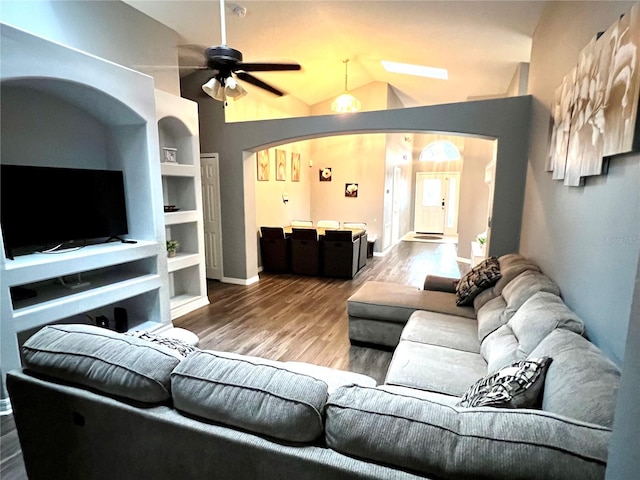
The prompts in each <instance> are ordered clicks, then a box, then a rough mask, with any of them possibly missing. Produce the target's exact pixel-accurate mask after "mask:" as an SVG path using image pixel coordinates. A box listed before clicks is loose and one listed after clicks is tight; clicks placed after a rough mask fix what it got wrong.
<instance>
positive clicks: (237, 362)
mask: <svg viewBox="0 0 640 480" xmlns="http://www.w3.org/2000/svg"><path fill="white" fill-rule="evenodd" d="M171 388H172V393H173V402H174V405H175V407H176V408H177V409H178V410H181V411H183V412H185V413H188V414H191V415H195V416H198V417H201V418H205V419H208V420H212V421H214V422H217V423H221V424H224V425H230V426H233V427H237V428H241V429H244V430H248V431H250V432H254V433H258V434H261V435H266V436H269V437H273V438H277V439H280V440H285V441H290V442H311V441H313V440H315V439H316V438H318V436H320V434H321V433H322V431H323V419H322V412H323V409H324V406H325V402H326V400H327V384H326V383H325V382H323V381H321V380H318V379H316V378H313V377H311V376H309V375H303V374H300V373H295V372H292V371H289V370H287V369H285V368H283V367H281V366H279V365H277V364H262V363H255V362H251V361H249V360H245V359H241V358H226V357H222V356H220V355H217V354H216V353H214V352H208V351H201V352H196V353H194V354H192V355H190V356H189V357H188V358H186V359H185V360H184V361H183V362H182V363H181V364H180V365H179V366H178V367H177V368H176V369H175V370H174V371H173V373H172V374H171Z"/></svg>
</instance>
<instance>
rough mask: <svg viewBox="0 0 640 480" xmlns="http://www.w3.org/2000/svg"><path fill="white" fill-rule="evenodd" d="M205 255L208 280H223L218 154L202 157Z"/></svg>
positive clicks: (205, 154) (208, 154)
mask: <svg viewBox="0 0 640 480" xmlns="http://www.w3.org/2000/svg"><path fill="white" fill-rule="evenodd" d="M200 169H201V171H202V210H203V216H204V254H205V265H206V272H207V273H206V275H207V278H211V279H214V280H220V279H222V275H223V272H222V220H221V218H220V211H221V209H220V167H219V162H218V154H217V153H203V154H202V155H201V156H200Z"/></svg>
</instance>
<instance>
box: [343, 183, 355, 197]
mask: <svg viewBox="0 0 640 480" xmlns="http://www.w3.org/2000/svg"><path fill="white" fill-rule="evenodd" d="M344 196H345V197H350V198H357V197H358V184H357V183H347V184H345V186H344Z"/></svg>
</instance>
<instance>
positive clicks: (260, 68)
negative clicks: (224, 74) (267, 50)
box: [233, 62, 302, 72]
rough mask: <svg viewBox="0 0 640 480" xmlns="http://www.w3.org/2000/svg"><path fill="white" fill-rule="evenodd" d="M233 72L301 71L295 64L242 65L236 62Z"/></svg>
mask: <svg viewBox="0 0 640 480" xmlns="http://www.w3.org/2000/svg"><path fill="white" fill-rule="evenodd" d="M233 69H234V70H244V71H245V72H285V71H297V70H300V69H302V67H301V66H300V65H298V64H297V63H243V62H238V63H237V64H236V65H234V67H233Z"/></svg>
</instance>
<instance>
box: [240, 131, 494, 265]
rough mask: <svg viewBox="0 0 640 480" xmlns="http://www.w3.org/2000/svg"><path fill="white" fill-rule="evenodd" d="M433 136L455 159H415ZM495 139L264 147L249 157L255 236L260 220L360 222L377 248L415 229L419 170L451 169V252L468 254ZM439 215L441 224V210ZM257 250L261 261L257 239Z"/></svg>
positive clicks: (483, 212)
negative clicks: (350, 188) (351, 188)
mask: <svg viewBox="0 0 640 480" xmlns="http://www.w3.org/2000/svg"><path fill="white" fill-rule="evenodd" d="M444 139H446V140H444ZM434 142H435V143H437V142H448V143H450V144H452V145H453V143H455V144H456V145H457V146H456V147H454V148H455V152H456V155H457V161H448V162H446V161H445V162H443V161H438V162H434V161H430V162H425V161H421V160H420V159H419V156H420V153H421V152H422V151H423V150H424V148H426V147H427V146H428V145H430V144H432V143H434ZM493 143H494V140H488V139H481V138H478V137H468V136H461V135H458V136H450V135H442V134H434V133H433V132H428V133H425V132H412V133H378V134H368V133H367V134H363V133H359V134H350V135H340V136H322V137H317V138H314V139H311V140H304V141H300V142H294V143H285V144H280V145H277V146H275V147H271V148H268V149H263V150H261V151H259V152H258V154H256V156H257V157H258V158H256V156H254V157H253V160H250V161H254V162H255V163H254V165H255V167H254V183H255V188H256V202H255V208H256V225H255V226H256V237H258V233H257V232H258V231H259V228H260V227H261V226H272V227H273V226H287V225H290V224H291V222H292V221H294V220H311V221H313V222H314V224H316V223H317V222H318V221H320V220H334V221H338V222H340V223H341V224H343V223H345V222H357V223H365V224H366V225H367V231H368V233H369V235H370V236H371V237H372V238H373V237H375V238H376V241H375V244H374V251H375V254H380V253H382V252H385V251H386V250H387V249H388V248H390V247H391V246H393V245H394V244H395V243H397V242H398V241H400V240H401V239H402V238H404V237H405V236H406V235H407V234H410V233H411V232H414V231H417V230H418V229H417V227H416V225H415V219H416V215H415V208H417V207H415V205H416V195H417V194H418V192H417V188H416V185H417V183H416V180H417V178H418V176H419V175H425V174H429V175H431V174H433V175H448V176H452V175H453V176H454V177H455V179H456V195H455V198H451V199H450V202H448V203H447V205H451V207H452V208H454V212H453V213H454V217H453V220H452V221H453V223H455V225H452V226H449V223H447V231H446V235H447V241H448V242H449V243H451V242H454V243H455V241H456V239H459V246H458V249H457V255H458V257H459V258H461V259H466V260H467V261H470V259H471V242H472V241H473V240H474V239H475V237H476V236H477V235H478V233H480V232H482V231H484V230H485V229H486V228H487V217H488V215H489V212H490V208H489V206H488V204H489V186H488V185H487V184H486V182H485V167H486V166H487V164H488V163H489V162H491V161H492V159H493V152H494V147H493ZM461 155H462V156H461ZM463 156H464V160H465V161H463ZM440 160H441V159H440ZM294 161H295V163H294ZM279 162H281V163H282V165H280V164H279ZM324 171H331V172H332V174H331V176H330V178H322V176H321V172H324ZM443 172H446V173H443ZM279 173H280V175H279ZM460 180H462V183H461V184H460V183H457V182H459V181H460ZM353 184H356V185H358V194H357V196H354V195H347V194H346V193H345V192H346V187H347V185H353ZM459 187H462V188H459ZM385 192H388V195H385ZM447 193H448V192H447ZM458 193H459V195H458ZM284 198H286V200H287V201H286V202H285V201H284V200H283V199H284ZM385 200H386V202H385ZM447 208H448V207H447ZM450 213H451V212H450ZM446 219H447V222H448V221H449V220H450V218H449V216H447V217H446ZM442 220H443V227H444V226H445V225H444V220H445V217H443V218H442ZM441 233H443V234H444V233H445V232H441ZM256 249H257V251H258V257H259V259H258V263H259V265H261V263H262V262H261V258H260V249H259V241H258V239H257V238H256Z"/></svg>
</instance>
